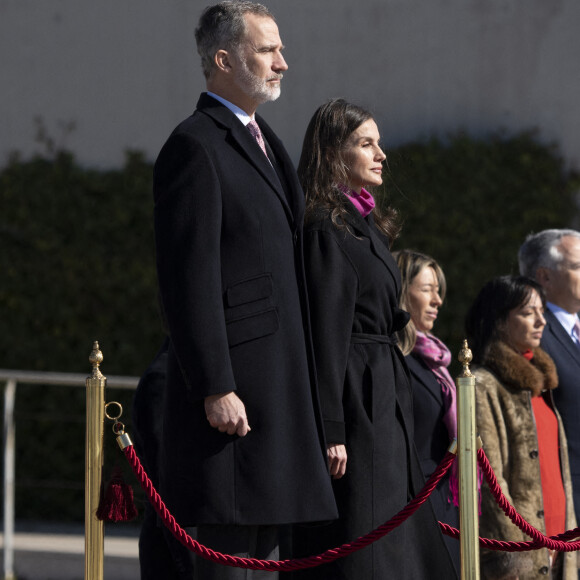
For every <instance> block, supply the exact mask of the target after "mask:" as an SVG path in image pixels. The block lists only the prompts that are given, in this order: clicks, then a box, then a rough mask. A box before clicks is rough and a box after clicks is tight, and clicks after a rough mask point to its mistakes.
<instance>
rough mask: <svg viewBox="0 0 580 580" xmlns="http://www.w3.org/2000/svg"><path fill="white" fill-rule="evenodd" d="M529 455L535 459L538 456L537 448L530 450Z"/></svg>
mask: <svg viewBox="0 0 580 580" xmlns="http://www.w3.org/2000/svg"><path fill="white" fill-rule="evenodd" d="M530 457H531V458H532V459H537V458H538V450H537V449H532V450H531V451H530Z"/></svg>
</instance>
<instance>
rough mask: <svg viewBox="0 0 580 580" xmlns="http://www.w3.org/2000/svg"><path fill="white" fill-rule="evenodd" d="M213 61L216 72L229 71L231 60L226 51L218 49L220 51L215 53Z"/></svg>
mask: <svg viewBox="0 0 580 580" xmlns="http://www.w3.org/2000/svg"><path fill="white" fill-rule="evenodd" d="M213 60H214V63H215V65H216V67H217V68H218V70H220V71H222V72H225V73H229V72H230V71H231V68H232V65H231V59H230V55H229V53H228V51H227V50H223V49H221V48H220V50H218V51H217V52H216V53H215V56H214V57H213Z"/></svg>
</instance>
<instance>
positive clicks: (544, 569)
mask: <svg viewBox="0 0 580 580" xmlns="http://www.w3.org/2000/svg"><path fill="white" fill-rule="evenodd" d="M549 571H550V570H549V569H548V566H542V567H541V568H540V569H539V570H538V572H539V573H540V574H542V576H546V575H547V574H548V572H549Z"/></svg>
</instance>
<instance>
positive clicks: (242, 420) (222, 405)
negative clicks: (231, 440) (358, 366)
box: [205, 391, 251, 437]
mask: <svg viewBox="0 0 580 580" xmlns="http://www.w3.org/2000/svg"><path fill="white" fill-rule="evenodd" d="M205 414H206V417H207V420H208V421H209V424H210V425H211V426H212V427H214V428H216V429H217V430H218V431H221V432H222V433H227V434H228V435H233V434H234V433H236V434H237V435H239V436H240V437H244V436H245V435H246V434H247V433H248V431H251V429H250V426H249V425H248V418H247V417H246V407H244V403H242V401H241V400H240V398H239V397H238V396H237V395H236V393H234V391H230V392H229V393H220V394H219V395H210V396H209V397H206V398H205Z"/></svg>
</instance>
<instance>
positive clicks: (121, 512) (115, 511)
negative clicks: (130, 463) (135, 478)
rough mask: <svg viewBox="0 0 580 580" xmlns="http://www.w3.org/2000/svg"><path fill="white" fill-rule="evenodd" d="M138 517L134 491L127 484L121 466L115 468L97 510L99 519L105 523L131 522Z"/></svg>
mask: <svg viewBox="0 0 580 580" xmlns="http://www.w3.org/2000/svg"><path fill="white" fill-rule="evenodd" d="M136 517H137V508H136V507H135V503H134V501H133V489H132V487H131V486H130V485H129V484H127V483H126V482H125V480H124V479H123V475H122V472H121V468H120V467H119V466H117V467H115V470H114V471H113V476H112V477H111V480H110V481H109V483H108V485H107V490H106V491H105V493H101V500H100V502H99V507H98V509H97V518H99V519H100V520H104V521H105V522H129V521H131V520H134V519H135V518H136Z"/></svg>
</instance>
